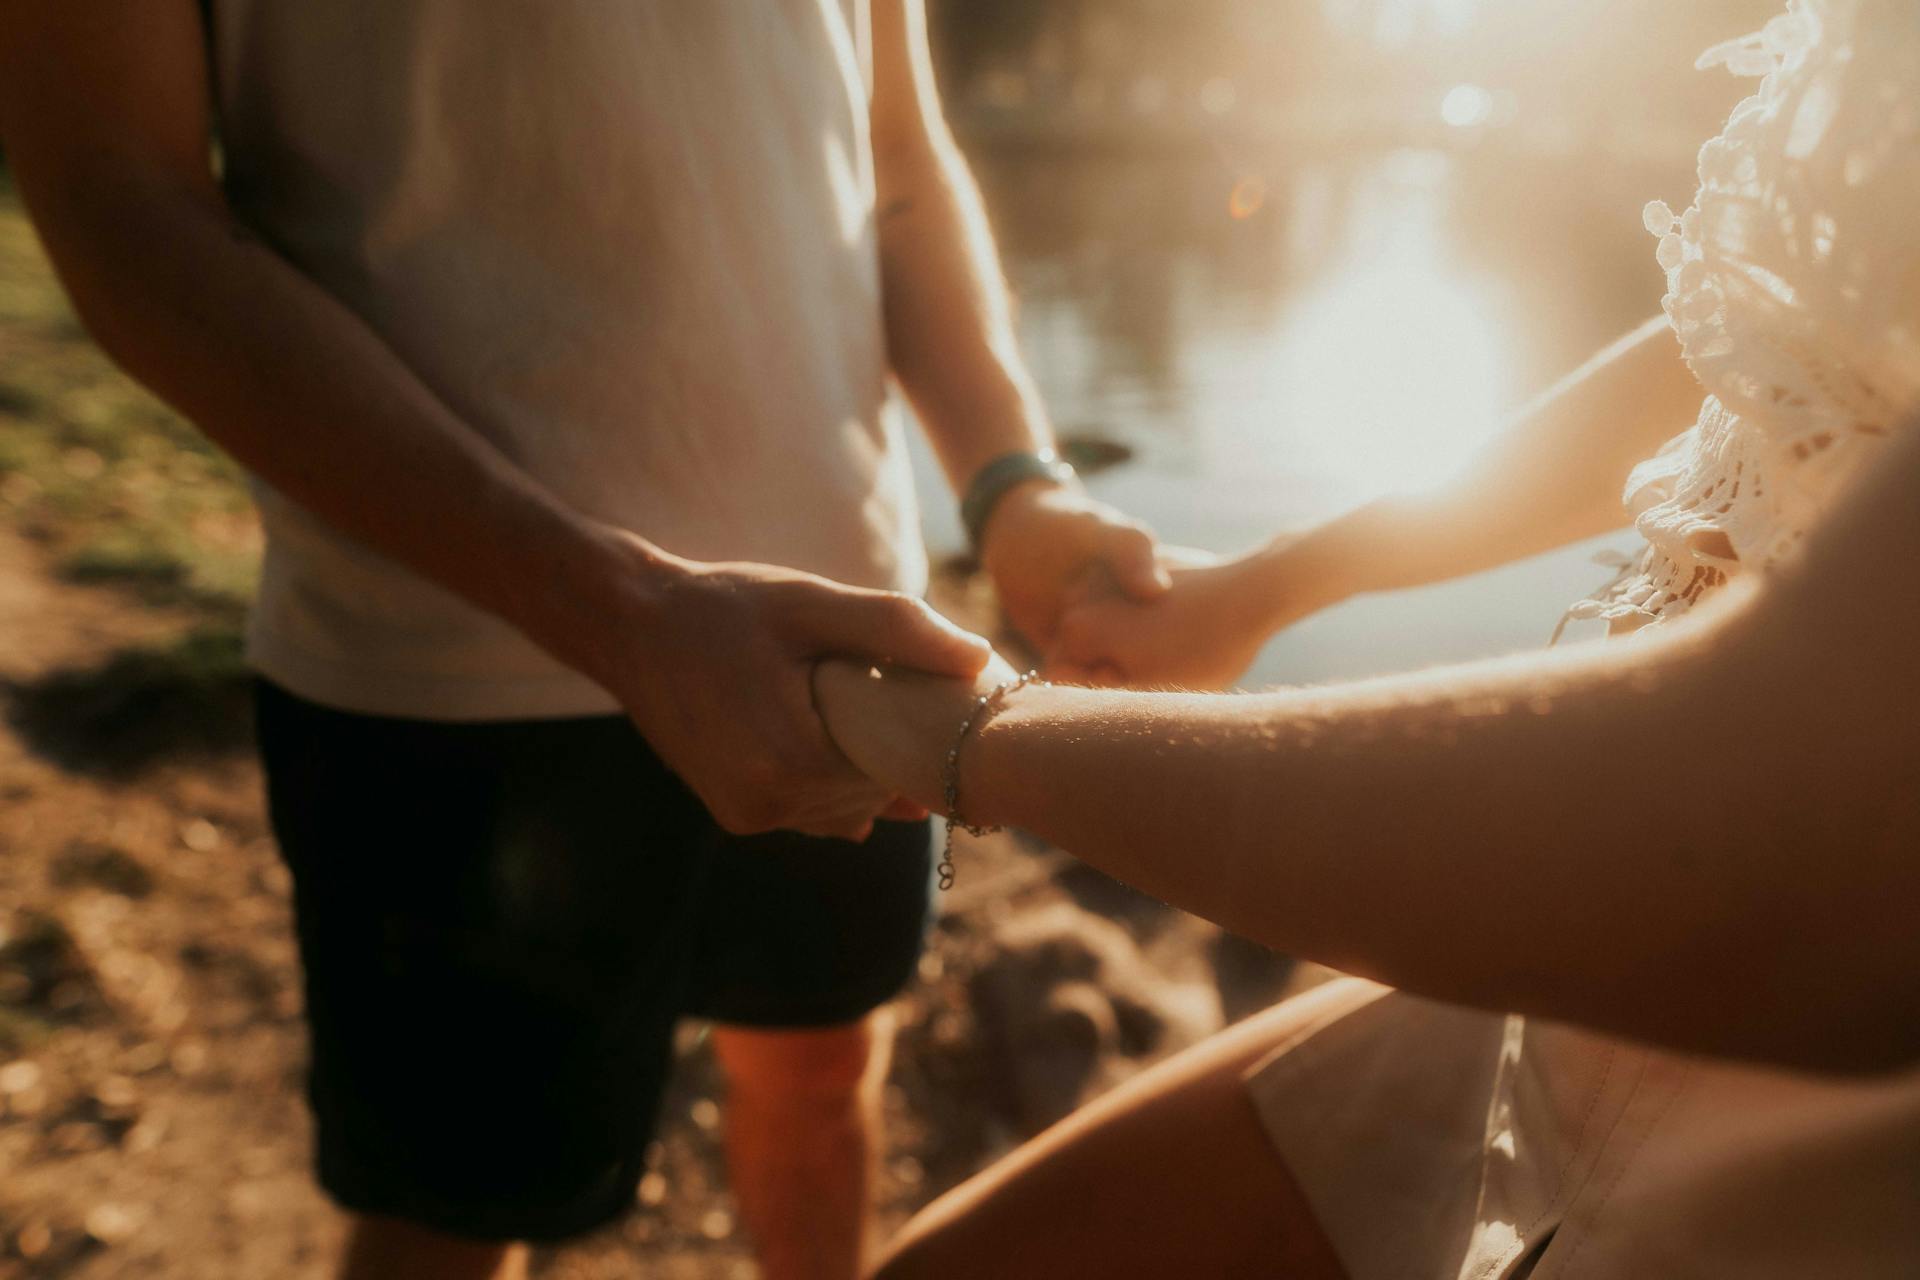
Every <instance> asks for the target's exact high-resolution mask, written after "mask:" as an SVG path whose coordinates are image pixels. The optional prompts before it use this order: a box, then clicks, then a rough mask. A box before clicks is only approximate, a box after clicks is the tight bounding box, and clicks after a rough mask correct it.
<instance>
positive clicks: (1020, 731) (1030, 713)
mask: <svg viewBox="0 0 1920 1280" xmlns="http://www.w3.org/2000/svg"><path fill="white" fill-rule="evenodd" d="M1110 696H1113V695H1112V694H1110V693H1107V692H1105V691H1101V690H1094V689H1081V688H1075V687H1072V686H1068V685H1052V684H1030V685H1028V686H1027V687H1025V688H1023V689H1021V690H1019V691H1018V692H1017V693H1014V694H1012V695H1010V696H1008V697H1007V698H1006V699H1005V700H1004V704H1003V705H1002V706H1001V707H1000V708H999V710H998V711H997V712H996V713H995V714H994V715H993V716H991V717H990V718H988V719H986V720H985V722H984V723H982V724H979V725H976V726H975V727H974V730H973V732H972V733H970V734H968V736H967V740H966V742H964V743H963V744H962V745H961V749H960V756H959V760H958V762H957V769H956V772H955V777H956V780H957V782H958V792H957V798H958V803H957V804H956V806H955V809H956V814H955V816H957V817H958V818H961V819H964V820H965V821H966V822H967V823H968V824H970V825H973V826H985V827H1020V828H1024V829H1029V830H1030V829H1032V828H1033V827H1034V826H1035V824H1036V822H1037V821H1039V820H1042V819H1043V818H1044V816H1045V815H1044V814H1043V813H1041V812H1039V809H1040V807H1041V806H1038V805H1036V804H1035V800H1036V799H1038V798H1040V797H1042V796H1043V795H1044V793H1045V791H1046V788H1047V784H1046V781H1045V778H1046V772H1047V764H1046V762H1045V761H1044V760H1043V759H1042V758H1041V757H1042V755H1043V751H1042V746H1043V744H1044V743H1045V741H1046V740H1047V733H1048V728H1049V726H1057V725H1058V724H1060V723H1061V721H1062V720H1063V719H1064V718H1065V717H1066V716H1067V715H1068V714H1069V713H1070V712H1073V711H1077V710H1078V709H1079V708H1080V706H1081V704H1083V703H1085V702H1087V701H1088V700H1091V699H1097V698H1101V697H1110Z"/></svg>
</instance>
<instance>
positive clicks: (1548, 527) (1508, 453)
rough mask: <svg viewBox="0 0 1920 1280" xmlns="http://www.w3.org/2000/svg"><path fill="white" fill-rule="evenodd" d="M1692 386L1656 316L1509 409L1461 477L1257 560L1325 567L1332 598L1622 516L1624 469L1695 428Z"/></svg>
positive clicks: (1448, 573)
mask: <svg viewBox="0 0 1920 1280" xmlns="http://www.w3.org/2000/svg"><path fill="white" fill-rule="evenodd" d="M1702 395H1703V392H1702V391H1701V390H1700V384H1699V383H1698V382H1697V381H1696V380H1695V379H1694V376H1693V373H1692V371H1691V370H1689V369H1688V368H1687V366H1686V362H1685V361H1684V360H1682V359H1681V356H1680V348H1679V344H1678V343H1677V342H1676V341H1675V340H1674V336H1673V331H1672V329H1671V328H1670V327H1669V326H1668V324H1667V320H1666V318H1665V317H1664V316H1656V317H1655V318H1653V319H1651V320H1649V321H1647V322H1646V323H1645V324H1643V325H1641V326H1640V327H1639V328H1637V329H1635V330H1634V331H1633V332H1632V333H1629V334H1627V335H1626V336H1625V337H1623V338H1621V339H1620V340H1619V341H1618V342H1615V343H1614V344H1612V345H1611V346H1609V347H1607V348H1606V349H1605V350H1603V351H1601V352H1600V353H1598V354H1597V355H1595V356H1594V358H1593V359H1592V360H1590V361H1588V362H1587V363H1586V364H1585V365H1583V366H1581V368H1579V369H1578V370H1576V371H1575V372H1573V373H1572V374H1570V375H1568V376H1567V377H1566V378H1565V379H1563V380H1561V381H1560V382H1559V383H1557V384H1555V385H1554V386H1553V387H1552V388H1550V389H1549V390H1547V391H1546V392H1544V393H1542V394H1541V395H1540V396H1538V397H1537V398H1536V399H1534V400H1533V401H1532V402H1531V403H1529V404H1527V405H1526V406H1524V407H1523V408H1521V409H1520V410H1519V411H1518V412H1517V413H1515V414H1514V416H1513V419H1512V421H1511V422H1510V423H1509V424H1508V426H1507V427H1506V428H1505V430H1503V431H1502V432H1501V433H1500V434H1499V435H1498V436H1496V437H1495V438H1494V439H1493V440H1492V441H1491V442H1489V443H1488V444H1487V445H1486V446H1485V447H1484V448H1483V449H1481V450H1480V451H1479V453H1477V454H1476V455H1475V457H1474V459H1473V460H1472V462H1470V463H1469V464H1468V466H1467V467H1465V468H1464V469H1463V470H1462V471H1461V473H1460V474H1459V476H1458V477H1457V478H1455V479H1454V480H1452V481H1451V482H1449V483H1448V484H1446V485H1444V486H1442V487H1440V488H1438V489H1435V490H1433V491H1432V492H1428V493H1417V494H1409V495H1401V496H1395V497H1389V498H1383V499H1381V500H1380V501H1378V502H1375V503H1372V504H1370V505H1368V506H1365V507H1362V508H1360V509H1359V510H1357V511H1354V512H1353V513H1351V514H1350V515H1347V516H1344V517H1342V518H1340V519H1338V520H1335V521H1333V522H1331V523H1329V524H1327V525H1326V526H1324V527H1322V528H1320V529H1318V530H1316V531H1315V532H1313V533H1312V534H1310V535H1308V536H1307V537H1306V538H1303V539H1297V540H1295V539H1289V540H1287V541H1284V542H1282V543H1280V544H1277V545H1276V546H1274V547H1272V548H1269V549H1268V551H1267V553H1265V556H1264V557H1263V558H1265V559H1266V560H1267V561H1268V563H1269V564H1270V565H1271V566H1272V567H1271V569H1270V573H1271V575H1272V577H1273V579H1274V582H1273V585H1274V586H1275V588H1277V591H1276V595H1277V596H1280V597H1284V595H1285V594H1286V591H1285V584H1286V579H1287V577H1288V575H1289V574H1290V573H1293V572H1297V571H1298V569H1297V568H1296V567H1290V566H1316V565H1318V566H1323V567H1324V570H1325V572H1326V576H1327V577H1328V579H1329V581H1328V582H1327V583H1326V584H1325V585H1326V586H1327V587H1330V588H1331V589H1332V590H1333V591H1335V592H1336V593H1337V594H1338V595H1339V597H1340V598H1344V597H1345V596H1347V595H1357V594H1360V593H1363V592H1371V591H1389V590H1393V589H1396V588H1399V587H1412V586H1419V585H1422V584H1424V583H1428V582H1437V581H1440V580H1442V579H1445V578H1456V577H1460V576H1462V575H1464V574H1469V573H1476V572H1478V571H1480V570H1482V569H1490V568H1493V567H1494V566H1496V565H1501V564H1505V563H1507V562H1509V561H1512V560H1519V559H1524V558H1525V557H1527V556H1530V555H1535V554H1538V553H1539V552H1542V551H1549V550H1552V549H1553V548H1554V547H1558V546H1564V545H1565V544H1567V543H1569V542H1577V541H1579V540H1580V539H1582V538H1590V537H1594V536H1597V535H1599V534H1602V533H1606V532H1607V531H1608V530H1611V529H1618V528H1620V527H1621V526H1622V525H1624V524H1625V523H1626V522H1627V521H1626V513H1625V511H1624V509H1623V508H1622V506H1621V502H1620V495H1621V489H1622V488H1623V486H1624V485H1625V484H1626V479H1627V473H1628V472H1629V471H1631V470H1632V469H1633V468H1634V466H1635V465H1636V464H1638V463H1639V462H1641V461H1642V460H1644V459H1645V458H1647V457H1649V456H1650V455H1651V454H1653V452H1654V451H1655V450H1656V449H1658V448H1659V446H1660V445H1661V444H1662V443H1664V442H1665V441H1666V440H1668V439H1670V438H1671V437H1673V436H1675V435H1677V434H1678V433H1679V432H1681V431H1682V430H1684V429H1685V428H1687V427H1689V426H1691V425H1692V424H1693V421H1694V418H1695V417H1696V415H1697V414H1698V412H1699V409H1700V401H1701V397H1702Z"/></svg>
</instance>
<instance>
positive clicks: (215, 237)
mask: <svg viewBox="0 0 1920 1280" xmlns="http://www.w3.org/2000/svg"><path fill="white" fill-rule="evenodd" d="M23 186H24V187H25V188H26V195H27V197H28V201H29V205H30V207H33V208H34V211H35V213H36V215H37V222H38V225H39V226H40V227H41V228H42V229H43V234H44V235H45V237H46V239H47V241H48V244H49V248H50V249H51V251H52V253H53V256H54V259H55V262H56V264H57V265H58V266H59V268H60V270H61V274H62V277H63V279H64V281H65V282H66V284H67V285H68V288H69V290H70V291H71V293H72V294H73V296H74V299H75V302H76V304H77V306H78V307H79V309H80V311H81V314H82V316H83V318H84V319H85V321H86V322H87V324H88V325H89V327H90V328H91V329H92V330H93V331H94V333H95V335H96V337H97V338H98V339H99V340H100V342H101V344H102V345H103V347H104V348H105V349H106V350H107V351H108V352H109V354H111V355H112V356H113V357H114V358H115V359H116V360H117V361H118V362H119V363H121V364H122V365H123V366H125V367H126V368H127V369H128V370H129V371H130V372H131V373H133V374H134V376H136V377H137V378H139V379H140V380H141V381H142V382H144V383H145V384H146V385H148V386H149V387H151V388H153V389H154V390H155V391H156V392H157V393H158V394H160V395H161V396H162V397H163V398H165V399H166V400H168V401H169V402H170V403H172V404H173V405H174V406H175V407H177V408H178V409H180V410H181V411H182V412H183V413H184V414H186V415H187V416H188V417H189V418H191V419H192V420H193V421H194V422H195V423H197V424H198V425H199V426H200V427H201V428H202V429H203V430H204V431H205V432H206V433H207V434H208V435H209V436H210V437H211V438H212V439H214V440H215V441H216V442H217V443H219V444H220V445H221V446H222V447H223V448H225V449H226V450H227V451H228V452H230V453H231V454H233V455H234V456H235V457H236V458H237V459H238V460H239V461H240V462H241V463H242V464H244V465H245V466H246V467H248V468H249V469H250V470H252V471H253V472H255V473H257V474H258V475H260V476H261V477H262V478H263V479H265V480H266V481H267V483H269V484H270V485H272V486H273V487H274V488H275V489H277V490H279V491H280V492H281V493H283V494H285V495H286V496H287V497H289V498H291V499H292V500H293V501H295V502H297V503H299V504H300V505H302V506H304V507H306V508H307V509H309V510H311V511H312V512H313V513H314V514H315V515H316V516H318V517H319V518H320V519H322V520H323V521H325V522H326V523H327V524H329V525H331V526H333V527H335V528H337V529H340V530H341V531H343V532H345V533H347V534H349V535H351V536H353V537H355V538H357V539H359V540H361V541H363V542H365V543H366V544H368V545H369V546H371V547H374V548H376V549H378V550H379V551H381V552H382V553H383V554H386V555H388V556H391V557H392V558H394V559H395V560H398V561H400V562H402V563H404V564H406V565H407V566H408V567H410V568H412V569H415V570H416V571H418V572H420V573H422V574H423V575H425V576H427V577H429V578H431V579H433V580H434V581H436V582H438V583H441V584H443V585H445V586H447V587H449V588H450V589H452V590H454V591H455V592H457V593H459V594H460V595H462V596H464V597H465V598H467V599H468V600H470V601H472V602H473V603H475V604H476V605H478V606H480V607H481V608H483V609H486V610H488V611H490V612H493V613H496V614H498V615H500V616H502V617H504V618H506V619H507V620H508V621H510V622H512V623H514V624H515V625H517V626H519V627H520V628H521V629H522V630H524V631H526V632H527V633H528V634H529V635H530V636H531V637H532V638H533V639H534V640H535V641H536V642H538V643H541V644H542V645H544V646H546V647H547V648H549V649H550V650H552V651H553V652H554V653H555V654H556V656H558V657H559V658H561V659H562V660H563V661H566V662H569V663H570V664H572V665H575V666H577V667H580V668H582V669H589V673H590V674H591V670H590V669H591V668H593V667H594V666H596V665H597V664H598V663H599V661H600V660H601V656H600V655H597V654H594V653H590V652H586V651H584V650H583V649H582V647H581V646H582V645H583V644H585V643H586V642H587V638H588V637H589V636H591V635H592V634H595V633H596V629H593V628H587V627H583V626H579V625H576V622H577V612H578V611H582V610H586V609H591V608H594V607H596V606H603V605H604V604H605V600H604V596H603V589H604V587H605V586H606V585H607V583H608V580H609V579H610V577H612V576H614V575H615V574H616V572H617V570H616V565H617V564H618V565H619V566H620V568H621V569H624V570H631V569H633V568H637V567H640V565H641V564H642V563H643V562H644V560H645V556H644V554H641V555H640V556H638V557H636V556H635V554H634V553H635V549H636V548H635V546H633V545H627V546H620V547H616V546H614V545H612V540H611V538H610V536H609V535H610V531H608V530H605V529H603V528H601V527H599V526H597V525H595V524H594V523H593V522H592V521H589V520H587V519H584V518H582V517H581V516H580V515H578V514H576V513H575V512H573V511H571V510H570V509H569V508H567V507H566V506H565V504H563V503H562V502H560V501H558V500H557V499H556V498H555V497H554V496H553V495H552V494H551V493H549V492H548V491H546V490H545V489H544V488H543V487H542V486H540V485H539V484H538V483H537V482H536V481H535V480H534V479H533V478H532V477H530V476H529V475H528V474H527V473H525V472H524V471H523V470H522V469H521V468H519V467H518V466H517V465H516V464H515V463H513V462H512V461H511V460H510V459H508V458H507V457H506V456H504V455H503V454H502V453H501V452H500V451H499V450H498V449H496V448H495V447H494V446H493V445H492V444H491V443H489V442H488V441H487V440H486V439H484V438H483V437H482V436H481V435H480V434H479V433H478V432H476V431H475V430H474V429H473V428H471V427H470V426H468V425H467V424H466V423H465V422H463V421H462V420H461V419H460V418H459V417H458V416H457V415H456V414H455V413H454V412H452V410H451V409H450V408H449V407H448V406H447V405H446V404H445V403H444V402H443V401H442V400H441V399H440V398H439V397H438V396H437V395H435V394H434V392H433V391H432V390H431V389H430V388H429V387H427V386H426V385H425V384H424V383H423V382H422V381H421V380H420V379H419V378H418V377H417V376H416V375H415V374H414V373H413V372H412V371H411V370H410V369H409V368H407V366H406V365H405V364H404V363H403V362H402V361H401V360H400V358H399V357H398V356H397V355H396V354H395V353H394V352H393V351H392V350H391V349H390V348H389V347H388V346H387V345H386V343H385V342H384V341H383V340H382V339H381V338H380V337H379V336H378V335H377V334H376V333H375V332H374V331H373V330H372V329H370V328H369V327H368V326H367V325H366V324H365V323H364V322H363V321H362V320H361V319H360V318H359V317H358V316H356V315H355V314H353V313H352V312H351V311H349V310H348V309H347V308H346V307H345V306H343V305H342V304H340V303H339V302H338V301H336V300H335V299H333V298H332V297H331V296H330V295H328V294H327V293H325V292H324V291H323V290H322V289H320V288H319V287H318V286H316V285H315V284H313V283H312V282H311V281H310V280H309V279H308V278H307V277H305V276H304V275H302V274H301V273H300V272H298V271H297V270H296V269H294V268H293V267H292V266H291V265H289V264H288V263H287V262H285V261H284V260H283V259H282V258H280V257H279V256H278V255H277V254H275V253H274V252H273V251H272V250H271V249H269V248H267V247H266V246H264V245H262V244H260V243H259V242H257V241H255V240H253V239H252V238H251V237H249V236H247V235H246V234H244V232H243V231H242V229H241V228H240V227H239V226H238V225H237V224H235V223H234V222H233V221H232V220H231V219H230V218H229V217H228V216H227V215H226V213H225V211H224V209H222V208H219V207H218V206H217V205H216V204H215V203H214V201H215V199H217V197H212V196H210V195H209V194H208V193H205V192H200V191H194V190H190V189H183V188H182V187H181V186H180V185H179V184H178V183H177V182H174V181H172V180H169V179H166V178H159V177H156V178H151V179H147V180H142V178H141V177H140V176H138V175H136V174H131V173H129V174H127V175H126V177H125V179H124V185H123V186H122V188H121V189H118V190H115V191H112V192H89V193H87V198H85V199H80V200H73V199H64V198H62V195H61V194H48V195H47V196H46V197H45V198H44V203H43V202H42V201H41V200H36V199H35V197H36V194H37V193H36V190H35V188H34V185H33V183H32V180H31V176H30V175H23ZM155 245H164V246H166V249H165V251H164V252H156V251H155V250H154V248H153V246H155ZM631 576H632V575H631V573H629V577H631ZM635 585H637V584H635Z"/></svg>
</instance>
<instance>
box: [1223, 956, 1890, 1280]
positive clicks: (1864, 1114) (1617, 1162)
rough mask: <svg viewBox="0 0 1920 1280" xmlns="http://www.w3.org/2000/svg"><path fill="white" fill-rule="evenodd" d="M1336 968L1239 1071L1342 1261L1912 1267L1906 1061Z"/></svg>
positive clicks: (1419, 1275)
mask: <svg viewBox="0 0 1920 1280" xmlns="http://www.w3.org/2000/svg"><path fill="white" fill-rule="evenodd" d="M1343 983H1344V989H1343V991H1342V992H1341V995H1340V997H1339V998H1337V999H1335V1000H1333V1001H1332V1002H1331V1003H1330V1004H1329V1010H1330V1012H1329V1013H1328V1015H1327V1016H1326V1017H1325V1018H1324V1019H1322V1020H1320V1021H1319V1022H1317V1023H1316V1024H1314V1025H1312V1026H1310V1027H1308V1028H1306V1029H1305V1030H1304V1031H1302V1032H1301V1033H1299V1034H1298V1035H1296V1036H1295V1037H1294V1038H1293V1039H1292V1040H1290V1041H1289V1042H1287V1043H1285V1044H1283V1045H1281V1046H1280V1047H1278V1048H1277V1049H1276V1050H1275V1051H1274V1052H1273V1053H1272V1054H1270V1055H1269V1056H1268V1057H1266V1058H1265V1059H1264V1060H1262V1061H1261V1062H1260V1063H1258V1064H1256V1065H1255V1066H1254V1067H1253V1068H1252V1069H1251V1070H1250V1071H1249V1072H1248V1073H1247V1077H1246V1079H1247V1086H1248V1089H1249V1092H1250V1093H1251V1095H1252V1097H1253V1101H1254V1104H1255V1107H1256V1109H1257V1110H1258V1112H1259V1114H1260V1116H1261V1119H1262V1122H1263V1123H1264V1125H1265V1127H1266V1129H1267V1132H1268V1134H1269V1135H1270V1137H1271V1138H1272V1140H1273V1142H1274V1145H1275V1148H1276V1150H1277V1151H1278V1152H1279V1154H1280V1156H1281V1157H1282V1159H1284V1160H1285V1162H1286V1163H1287V1166H1288V1168H1289V1169H1290V1170H1291V1171H1292V1173H1293V1175H1294V1176H1295V1178H1296V1179H1297V1180H1298V1181H1299V1184H1300V1186H1301V1187H1302V1189H1303V1190H1304V1191H1305V1193H1306V1196H1307V1198H1308V1200H1309V1201H1310V1202H1311V1204H1312V1205H1313V1208H1314V1210H1315V1212H1316V1214H1317V1216H1318V1217H1319V1219H1320V1221H1321V1223H1322V1225H1323V1226H1324V1227H1325V1228H1326V1230H1327V1234H1328V1235H1329V1236H1330V1237H1331V1239H1332V1240H1333V1242H1334V1246H1335V1248H1336V1249H1337V1250H1338V1251H1339V1253H1340V1256H1341V1259H1342V1261H1343V1262H1344V1263H1345V1264H1346V1266H1347V1269H1348V1271H1349V1273H1350V1275H1351V1276H1352V1277H1353V1280H1506V1278H1509V1277H1522V1276H1525V1277H1529V1278H1530V1280H1569V1278H1585V1280H1593V1278H1599V1277H1605V1278H1606V1280H1615V1278H1618V1280H1627V1278H1628V1277H1632V1278H1633V1280H1648V1278H1650V1277H1658V1278H1661V1280H1669V1278H1684V1277H1695V1276H1698V1277H1703V1278H1704V1277H1714V1278H1715V1280H1720V1278H1724V1277H1739V1278H1740V1280H1775V1278H1776V1277H1777V1278H1778V1280H1788V1277H1792V1278H1793V1280H1805V1278H1806V1277H1811V1276H1821V1277H1862V1278H1871V1280H1879V1278H1880V1277H1887V1278H1888V1280H1892V1278H1893V1277H1901V1278H1903V1280H1912V1278H1913V1277H1920V1073H1910V1074H1907V1075H1904V1076H1900V1077H1896V1078H1882V1079H1875V1080H1833V1079H1824V1078H1814V1077H1805V1076H1798V1075H1793V1074H1789V1073H1786V1072H1780V1071H1773V1070H1765V1069H1760V1068H1752V1067H1744V1066H1738V1065H1729V1064H1725V1063H1719V1062H1713V1061H1709V1060H1706V1059H1702V1058H1698V1057H1694V1056H1691V1055H1685V1054H1677V1053H1669V1052H1666V1051H1662V1050H1654V1049H1648V1048H1645V1047H1643V1046H1639V1045H1635V1044H1632V1043H1629V1042H1627V1041H1623V1040H1619V1039H1616V1038H1613V1037H1609V1036H1604V1035H1599V1034H1596V1033H1593V1032H1589V1031H1583V1030H1580V1029H1578V1028H1574V1027H1568V1026H1564V1025H1561V1024H1557V1023H1550V1022H1545V1021H1541V1020H1538V1019H1525V1018H1520V1017H1517V1016H1503V1015H1499V1014H1489V1013H1482V1012H1479V1011H1476V1010H1471V1009H1462V1008H1459V1007H1457V1006H1453V1005H1447V1004H1442V1003H1439V1002H1437V1001H1432V1000H1425V999H1421V998H1419V997H1416V996H1411V995H1407V994H1405V993H1402V992H1396V991H1392V990H1389V989H1387V988H1384V987H1379V986H1376V985H1374V984H1372V983H1366V982H1361V981H1359V980H1357V979H1344V980H1343Z"/></svg>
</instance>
